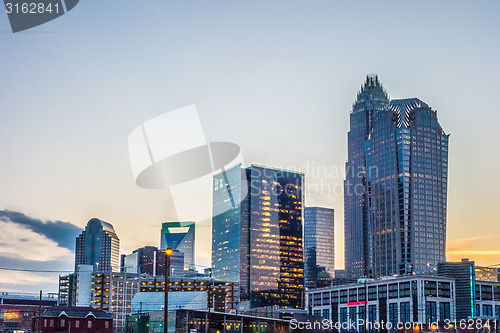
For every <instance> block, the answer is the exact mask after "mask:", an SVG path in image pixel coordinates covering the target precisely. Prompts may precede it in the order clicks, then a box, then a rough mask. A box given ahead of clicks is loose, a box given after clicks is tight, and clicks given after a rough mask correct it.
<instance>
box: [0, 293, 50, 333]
mask: <svg viewBox="0 0 500 333" xmlns="http://www.w3.org/2000/svg"><path fill="white" fill-rule="evenodd" d="M56 304H57V298H56V297H55V295H53V294H46V295H42V298H41V299H40V295H37V294H26V293H12V292H1V293H0V332H6V333H7V332H15V331H18V332H19V331H26V332H28V331H31V327H32V322H33V318H34V317H36V316H38V315H39V313H40V311H43V310H44V309H45V308H47V307H51V306H55V305H56Z"/></svg>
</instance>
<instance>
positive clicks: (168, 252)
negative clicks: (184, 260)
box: [163, 247, 173, 333]
mask: <svg viewBox="0 0 500 333" xmlns="http://www.w3.org/2000/svg"><path fill="white" fill-rule="evenodd" d="M172 251H173V250H172V249H171V248H170V247H169V248H167V249H166V250H165V306H164V310H165V314H164V322H163V332H164V333H168V289H169V288H168V287H169V284H170V281H169V275H170V255H171V254H172Z"/></svg>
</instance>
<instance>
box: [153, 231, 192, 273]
mask: <svg viewBox="0 0 500 333" xmlns="http://www.w3.org/2000/svg"><path fill="white" fill-rule="evenodd" d="M195 236H196V235H195V223H194V222H165V223H163V224H162V226H161V245H160V246H161V249H162V250H165V249H166V248H168V247H170V248H172V249H174V250H177V251H179V252H182V253H183V254H184V268H185V269H186V270H187V269H189V268H193V267H194V265H195V260H194V258H195V256H194V247H195V244H194V242H195Z"/></svg>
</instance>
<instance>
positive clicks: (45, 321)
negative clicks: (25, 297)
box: [33, 306, 113, 333]
mask: <svg viewBox="0 0 500 333" xmlns="http://www.w3.org/2000/svg"><path fill="white" fill-rule="evenodd" d="M33 331H37V332H40V333H54V332H71V333H87V332H93V333H112V332H113V319H112V318H111V314H110V313H107V312H105V311H102V310H97V309H94V308H91V307H76V306H55V307H51V308H48V309H46V310H44V311H43V312H42V315H41V319H39V318H38V317H37V318H35V320H34V321H33Z"/></svg>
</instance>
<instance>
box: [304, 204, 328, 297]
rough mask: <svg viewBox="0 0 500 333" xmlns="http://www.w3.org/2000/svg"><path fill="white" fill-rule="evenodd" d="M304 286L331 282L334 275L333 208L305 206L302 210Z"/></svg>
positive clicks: (315, 286)
mask: <svg viewBox="0 0 500 333" xmlns="http://www.w3.org/2000/svg"><path fill="white" fill-rule="evenodd" d="M304 273H305V287H306V288H318V287H326V286H329V285H331V284H332V279H333V278H334V276H335V233H334V210H333V209H329V208H324V207H306V208H305V210H304Z"/></svg>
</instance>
